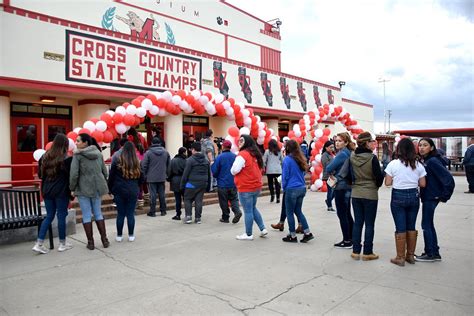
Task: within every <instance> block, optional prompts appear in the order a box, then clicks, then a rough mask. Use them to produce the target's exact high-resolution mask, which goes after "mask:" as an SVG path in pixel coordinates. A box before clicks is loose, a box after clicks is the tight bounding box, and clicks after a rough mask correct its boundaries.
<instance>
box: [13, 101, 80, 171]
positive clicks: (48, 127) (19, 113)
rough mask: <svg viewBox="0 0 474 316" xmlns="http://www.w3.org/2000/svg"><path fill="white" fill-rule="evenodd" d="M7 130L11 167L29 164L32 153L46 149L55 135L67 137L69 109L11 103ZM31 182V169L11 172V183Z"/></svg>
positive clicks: (17, 169) (31, 159) (70, 125)
mask: <svg viewBox="0 0 474 316" xmlns="http://www.w3.org/2000/svg"><path fill="white" fill-rule="evenodd" d="M10 128H11V161H12V164H31V163H33V162H34V161H35V160H34V158H33V152H34V151H35V150H37V149H41V148H45V146H46V144H47V143H48V142H51V141H53V139H54V137H55V136H56V134H57V133H62V134H64V135H66V134H67V133H68V132H70V131H71V128H72V121H71V108H70V107H62V106H50V105H41V104H39V105H34V104H25V103H12V104H11V118H10ZM32 179H33V172H32V169H30V168H26V167H25V168H23V167H22V168H13V169H12V180H32Z"/></svg>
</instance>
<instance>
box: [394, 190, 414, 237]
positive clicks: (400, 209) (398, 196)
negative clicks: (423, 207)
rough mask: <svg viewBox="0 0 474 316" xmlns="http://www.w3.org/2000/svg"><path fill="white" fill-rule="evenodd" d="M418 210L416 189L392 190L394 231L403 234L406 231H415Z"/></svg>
mask: <svg viewBox="0 0 474 316" xmlns="http://www.w3.org/2000/svg"><path fill="white" fill-rule="evenodd" d="M419 208H420V197H419V193H418V189H404V190H402V189H392V200H391V201H390V209H391V210H392V216H393V220H394V222H395V230H396V232H397V233H404V232H406V231H407V230H415V226H416V216H417V215H418V209H419Z"/></svg>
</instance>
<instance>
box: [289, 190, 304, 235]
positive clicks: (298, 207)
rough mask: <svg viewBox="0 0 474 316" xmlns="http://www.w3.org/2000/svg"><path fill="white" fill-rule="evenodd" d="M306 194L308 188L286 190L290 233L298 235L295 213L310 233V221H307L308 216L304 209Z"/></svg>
mask: <svg viewBox="0 0 474 316" xmlns="http://www.w3.org/2000/svg"><path fill="white" fill-rule="evenodd" d="M305 195H306V188H300V189H286V190H285V204H286V217H287V218H288V228H289V229H290V234H291V235H292V236H295V235H296V230H295V216H294V215H296V217H297V218H298V221H300V222H301V225H303V230H304V232H305V233H309V226H308V222H307V221H306V217H305V216H304V214H303V211H302V206H303V199H304V196H305Z"/></svg>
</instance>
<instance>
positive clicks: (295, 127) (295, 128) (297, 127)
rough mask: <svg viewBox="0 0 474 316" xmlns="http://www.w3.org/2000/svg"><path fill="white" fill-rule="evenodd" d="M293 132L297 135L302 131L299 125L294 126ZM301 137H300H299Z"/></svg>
mask: <svg viewBox="0 0 474 316" xmlns="http://www.w3.org/2000/svg"><path fill="white" fill-rule="evenodd" d="M293 131H294V132H295V133H296V132H297V131H301V130H300V126H299V125H298V124H295V125H293ZM298 137H299V136H298Z"/></svg>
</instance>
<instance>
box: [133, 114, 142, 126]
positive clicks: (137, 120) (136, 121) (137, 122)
mask: <svg viewBox="0 0 474 316" xmlns="http://www.w3.org/2000/svg"><path fill="white" fill-rule="evenodd" d="M137 125H140V118H139V117H136V116H135V124H133V126H137Z"/></svg>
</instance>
